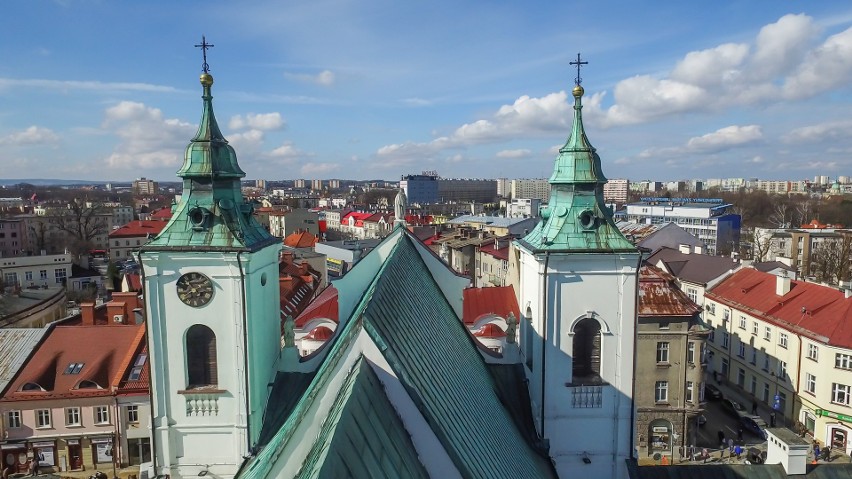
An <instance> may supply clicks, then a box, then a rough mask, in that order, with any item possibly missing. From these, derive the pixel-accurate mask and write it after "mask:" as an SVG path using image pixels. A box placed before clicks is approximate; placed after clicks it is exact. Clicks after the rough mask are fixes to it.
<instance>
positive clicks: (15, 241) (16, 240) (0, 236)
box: [0, 218, 25, 258]
mask: <svg viewBox="0 0 852 479" xmlns="http://www.w3.org/2000/svg"><path fill="white" fill-rule="evenodd" d="M24 233H25V230H24V223H23V222H22V221H21V220H19V219H7V218H0V258H10V257H13V256H19V255H20V254H21V253H22V252H23V251H24V250H25V245H24V241H25V235H24Z"/></svg>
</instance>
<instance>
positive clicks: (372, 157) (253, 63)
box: [0, 0, 852, 181]
mask: <svg viewBox="0 0 852 479" xmlns="http://www.w3.org/2000/svg"><path fill="white" fill-rule="evenodd" d="M202 34H204V35H206V36H207V39H208V41H209V42H210V43H213V44H214V45H215V47H214V48H212V49H211V50H210V53H209V55H208V62H209V64H210V67H211V73H212V74H213V76H214V78H215V82H216V83H215V85H214V87H213V95H214V97H215V99H214V107H215V111H216V116H217V119H218V120H219V124H220V126H221V127H222V130H223V132H224V133H225V136H226V137H227V138H228V140H229V141H230V142H231V144H232V145H233V146H234V147H235V148H236V150H237V154H238V157H239V161H240V164H241V166H242V167H243V169H244V170H246V172H247V175H248V176H247V177H248V178H266V179H286V178H355V179H367V178H385V179H398V178H399V176H400V175H401V174H408V173H419V172H420V171H422V170H436V171H438V173H439V174H441V175H442V176H445V177H480V178H497V177H509V178H526V177H545V176H548V175H549V174H550V172H551V170H552V166H553V159H554V157H555V154H556V150H557V149H558V148H559V147H560V146H561V145H562V144H563V143H564V142H565V139H566V136H567V134H568V132H569V130H570V121H571V117H572V110H571V103H569V99H571V97H570V90H571V88H572V87H573V81H574V76H575V75H576V71H575V70H574V69H573V68H572V67H571V66H570V65H569V62H570V61H571V60H573V59H575V58H576V55H577V53H578V52H581V53H582V55H583V59H584V60H587V61H588V62H589V65H588V66H586V67H585V68H584V69H583V72H582V77H583V86H584V87H585V89H586V95H585V97H584V106H585V107H584V110H583V113H584V118H585V120H586V121H585V123H586V131H587V134H588V136H589V139H590V141H591V142H592V144H593V145H595V147H596V148H597V149H598V152H599V154H600V155H601V158H602V160H603V168H604V173H605V174H606V175H607V176H608V177H610V178H620V177H626V178H631V179H633V180H639V179H646V178H651V179H659V180H676V179H690V178H720V177H757V178H762V179H802V178H813V176H814V175H817V174H821V175H829V176H832V177H836V176H838V175H848V176H852V114H850V112H852V108H850V107H852V4H850V3H849V2H846V1H820V2H804V1H778V0H771V1H770V0H765V1H764V0H747V1H746V0H744V1H724V0H720V1H718V2H683V1H668V0H665V1H663V0H660V1H655V2H635V1H609V0H596V1H585V0H575V1H570V2H567V1H538V2H518V1H500V0H496V1H467V2H465V1H462V2H459V1H443V0H432V1H429V2H417V1H408V2H399V1H390V0H359V1H354V0H353V1H344V0H310V1H287V2H281V1H241V2H234V1H229V2H225V1H217V0H210V1H207V2H194V1H193V2H191V1H174V0H170V1H160V0H147V1H144V2H110V1H106V0H55V1H47V0H5V1H4V2H3V15H2V17H0V178H68V179H92V180H113V181H116V180H117V181H128V180H131V179H133V178H138V177H142V176H145V177H148V178H154V179H158V180H172V179H176V177H175V171H177V169H178V168H179V166H180V164H181V161H182V156H183V150H184V147H185V146H186V144H187V142H188V140H189V139H190V138H191V137H192V136H193V134H194V132H195V126H196V124H197V122H198V119H199V116H200V113H201V100H200V94H201V89H200V86H199V84H198V74H199V73H200V69H201V62H202V60H201V52H200V50H199V49H197V48H193V45H194V44H196V43H199V42H200V40H201V35H202Z"/></svg>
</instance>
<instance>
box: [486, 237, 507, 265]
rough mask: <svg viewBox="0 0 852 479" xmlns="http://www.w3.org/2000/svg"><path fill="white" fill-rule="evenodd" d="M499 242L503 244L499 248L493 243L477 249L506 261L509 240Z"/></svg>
mask: <svg viewBox="0 0 852 479" xmlns="http://www.w3.org/2000/svg"><path fill="white" fill-rule="evenodd" d="M501 244H504V245H505V246H503V247H502V248H499V249H498V248H495V246H496V244H495V243H491V244H487V245H483V246H482V247H481V248H479V251H481V252H483V253H485V254H488V255H491V256H493V257H495V258H497V259H502V260H503V261H508V260H509V242H508V241H506V242H505V243H501Z"/></svg>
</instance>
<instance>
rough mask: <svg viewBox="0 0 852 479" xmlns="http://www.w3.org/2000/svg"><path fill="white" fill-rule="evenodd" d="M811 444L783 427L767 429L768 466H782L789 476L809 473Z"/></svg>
mask: <svg viewBox="0 0 852 479" xmlns="http://www.w3.org/2000/svg"><path fill="white" fill-rule="evenodd" d="M809 449H810V444H808V442H807V441H805V440H804V439H802V438H801V437H799V436H798V435H797V434H796V433H794V432H793V431H791V430H789V429H786V428H783V427H772V428H769V429H766V464H781V466H783V467H784V471H785V472H786V473H787V475H788V476H795V475H799V474H802V475H804V474H806V473H807V464H808V450H809Z"/></svg>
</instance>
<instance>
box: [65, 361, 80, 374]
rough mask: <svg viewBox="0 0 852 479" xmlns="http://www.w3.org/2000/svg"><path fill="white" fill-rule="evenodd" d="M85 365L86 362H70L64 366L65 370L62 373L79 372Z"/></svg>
mask: <svg viewBox="0 0 852 479" xmlns="http://www.w3.org/2000/svg"><path fill="white" fill-rule="evenodd" d="M85 365H86V363H71V364H69V365H68V367H67V368H65V372H63V373H62V374H80V371H82V370H83V366H85Z"/></svg>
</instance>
